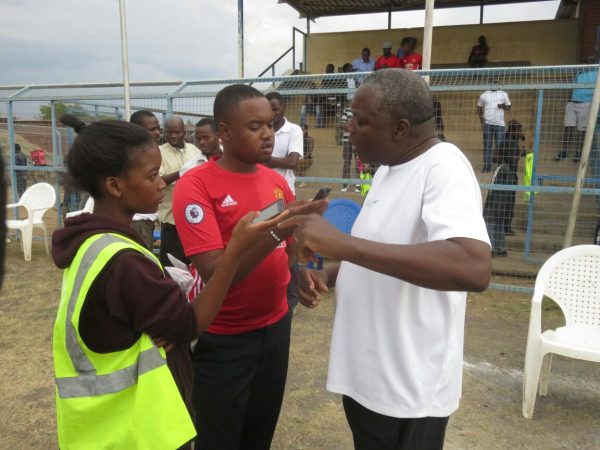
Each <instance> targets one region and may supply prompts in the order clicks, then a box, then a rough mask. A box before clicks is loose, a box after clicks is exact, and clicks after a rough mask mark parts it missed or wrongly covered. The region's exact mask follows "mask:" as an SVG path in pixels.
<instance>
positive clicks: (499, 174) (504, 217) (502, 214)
mask: <svg viewBox="0 0 600 450" xmlns="http://www.w3.org/2000/svg"><path fill="white" fill-rule="evenodd" d="M523 139H525V136H524V135H523V127H522V126H521V124H520V123H519V122H517V121H516V120H511V121H509V122H508V127H507V129H506V134H505V137H504V140H503V141H502V142H501V143H500V147H499V149H498V156H499V160H498V164H499V166H498V168H497V169H496V171H495V172H494V175H493V177H492V181H491V184H499V185H505V186H507V185H508V186H516V185H517V184H519V177H518V175H517V166H518V164H519V158H520V157H521V156H522V155H524V151H522V150H521V148H520V145H519V143H520V142H521V141H522V140H523ZM515 197H516V192H515V191H509V190H500V189H492V190H490V191H489V192H488V195H487V197H486V199H485V205H484V206H483V217H484V219H485V223H486V226H487V230H488V234H489V236H490V241H491V243H492V256H506V255H507V254H508V251H507V249H506V235H507V234H511V235H512V234H514V232H513V231H512V228H511V222H512V218H513V215H514V208H515ZM507 231H508V233H507Z"/></svg>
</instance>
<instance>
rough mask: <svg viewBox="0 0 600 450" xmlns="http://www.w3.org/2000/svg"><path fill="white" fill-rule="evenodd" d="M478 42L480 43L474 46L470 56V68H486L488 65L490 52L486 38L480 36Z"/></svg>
mask: <svg viewBox="0 0 600 450" xmlns="http://www.w3.org/2000/svg"><path fill="white" fill-rule="evenodd" d="M478 41H479V43H478V44H477V45H474V46H473V48H472V49H471V53H470V54H469V66H471V67H484V66H485V65H486V63H487V55H488V53H489V52H490V48H489V47H488V45H487V42H486V41H485V36H479V39H478Z"/></svg>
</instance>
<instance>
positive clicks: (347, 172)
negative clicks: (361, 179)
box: [340, 107, 360, 192]
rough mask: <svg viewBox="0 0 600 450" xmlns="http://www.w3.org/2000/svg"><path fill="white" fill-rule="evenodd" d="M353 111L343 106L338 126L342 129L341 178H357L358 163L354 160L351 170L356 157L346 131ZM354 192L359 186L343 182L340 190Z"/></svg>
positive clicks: (348, 132)
mask: <svg viewBox="0 0 600 450" xmlns="http://www.w3.org/2000/svg"><path fill="white" fill-rule="evenodd" d="M352 117H353V112H352V108H350V107H347V108H344V111H343V112H342V117H341V118H340V128H341V129H342V161H343V164H342V178H346V179H349V178H350V177H353V178H358V165H357V162H355V166H354V170H352V160H353V159H355V158H356V153H355V151H354V146H353V145H352V143H351V142H350V131H348V124H349V123H350V121H351V120H352ZM352 189H354V192H360V186H359V185H354V188H352V186H351V185H350V184H349V183H344V184H343V185H342V188H341V189H340V192H348V190H350V191H352Z"/></svg>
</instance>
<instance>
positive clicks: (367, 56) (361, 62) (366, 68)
mask: <svg viewBox="0 0 600 450" xmlns="http://www.w3.org/2000/svg"><path fill="white" fill-rule="evenodd" d="M374 68H375V61H373V60H372V59H371V49H370V48H369V47H365V48H363V49H362V52H361V53H360V58H357V59H355V60H354V61H352V69H353V70H354V71H355V72H373V69H374Z"/></svg>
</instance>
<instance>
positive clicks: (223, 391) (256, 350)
mask: <svg viewBox="0 0 600 450" xmlns="http://www.w3.org/2000/svg"><path fill="white" fill-rule="evenodd" d="M214 117H215V122H216V123H217V124H218V129H219V137H220V138H221V141H222V143H223V150H224V151H223V156H222V157H221V158H219V159H218V160H211V161H209V162H207V163H205V164H204V165H202V166H200V167H198V168H195V169H193V170H191V171H190V172H189V173H188V174H187V175H186V176H185V177H183V178H181V179H180V180H179V182H178V183H177V187H176V190H175V195H174V201H173V213H174V216H175V222H176V224H177V229H178V231H179V234H180V237H181V241H182V243H183V247H184V249H185V253H186V255H187V256H188V257H189V258H190V259H191V260H192V263H193V264H194V265H195V267H196V269H197V270H198V272H199V273H200V275H201V277H202V279H203V280H207V279H209V278H210V276H211V274H212V272H213V271H214V269H215V267H216V266H217V263H218V261H219V259H220V257H221V255H222V253H223V249H224V247H225V246H226V245H227V243H228V241H229V239H230V237H231V232H232V230H233V227H234V226H235V224H236V223H237V222H238V220H239V219H240V218H241V217H242V216H243V215H244V214H246V213H247V212H248V211H252V210H255V211H257V210H262V209H264V208H265V207H266V206H268V205H270V204H271V203H273V202H274V201H276V200H278V199H284V201H285V203H286V204H287V203H289V202H291V201H293V200H294V195H293V194H292V192H291V190H290V188H289V186H288V184H287V182H286V181H285V179H284V178H283V177H282V176H281V175H279V174H278V173H276V172H275V171H273V170H271V169H269V168H267V167H265V166H263V165H262V163H265V162H267V161H269V160H270V159H271V153H272V151H273V143H274V131H273V112H272V109H271V104H270V103H269V101H268V100H267V99H266V98H265V97H264V95H263V94H261V93H260V92H259V91H257V90H256V89H254V88H252V87H250V86H247V85H232V86H228V87H226V88H225V89H223V90H222V91H220V92H219V93H218V94H217V97H216V98H215V104H214ZM325 204H326V203H325V202H323V201H322V202H310V203H307V204H304V205H301V206H295V207H289V206H288V208H289V209H290V211H291V214H292V215H294V214H307V213H311V212H320V211H322V210H323V208H324V207H325ZM290 235H291V232H290V231H286V232H285V233H283V232H281V231H280V230H277V229H271V230H269V232H266V233H265V235H264V236H263V238H262V239H261V240H260V241H259V242H257V243H256V245H255V246H254V248H253V249H252V250H250V251H248V253H247V254H246V256H245V257H244V260H243V261H242V262H241V264H240V269H239V271H238V273H237V275H236V278H235V279H234V282H233V284H232V286H231V288H230V289H229V292H228V294H227V297H226V298H225V301H224V302H223V306H222V307H221V310H220V311H219V313H218V314H217V317H216V318H215V320H214V321H213V323H212V325H211V326H210V327H209V328H208V331H207V332H206V333H204V334H203V335H202V336H200V338H199V339H198V342H197V344H196V346H195V348H194V352H193V356H192V359H193V364H194V393H193V403H194V408H195V411H196V429H197V431H198V437H197V439H196V449H200V450H202V449H216V448H218V449H224V450H229V449H232V450H233V449H244V450H246V449H256V450H258V449H264V450H267V449H269V447H270V445H271V440H272V438H273V433H274V431H275V426H276V425H277V419H278V417H279V410H280V408H281V402H282V400H283V392H284V388H285V381H286V376H287V365H288V354H289V342H290V322H291V314H290V312H289V309H288V305H287V299H286V288H287V285H288V283H289V278H290V273H289V269H288V255H287V252H286V250H287V248H288V243H289V242H288V238H289V236H290Z"/></svg>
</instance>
